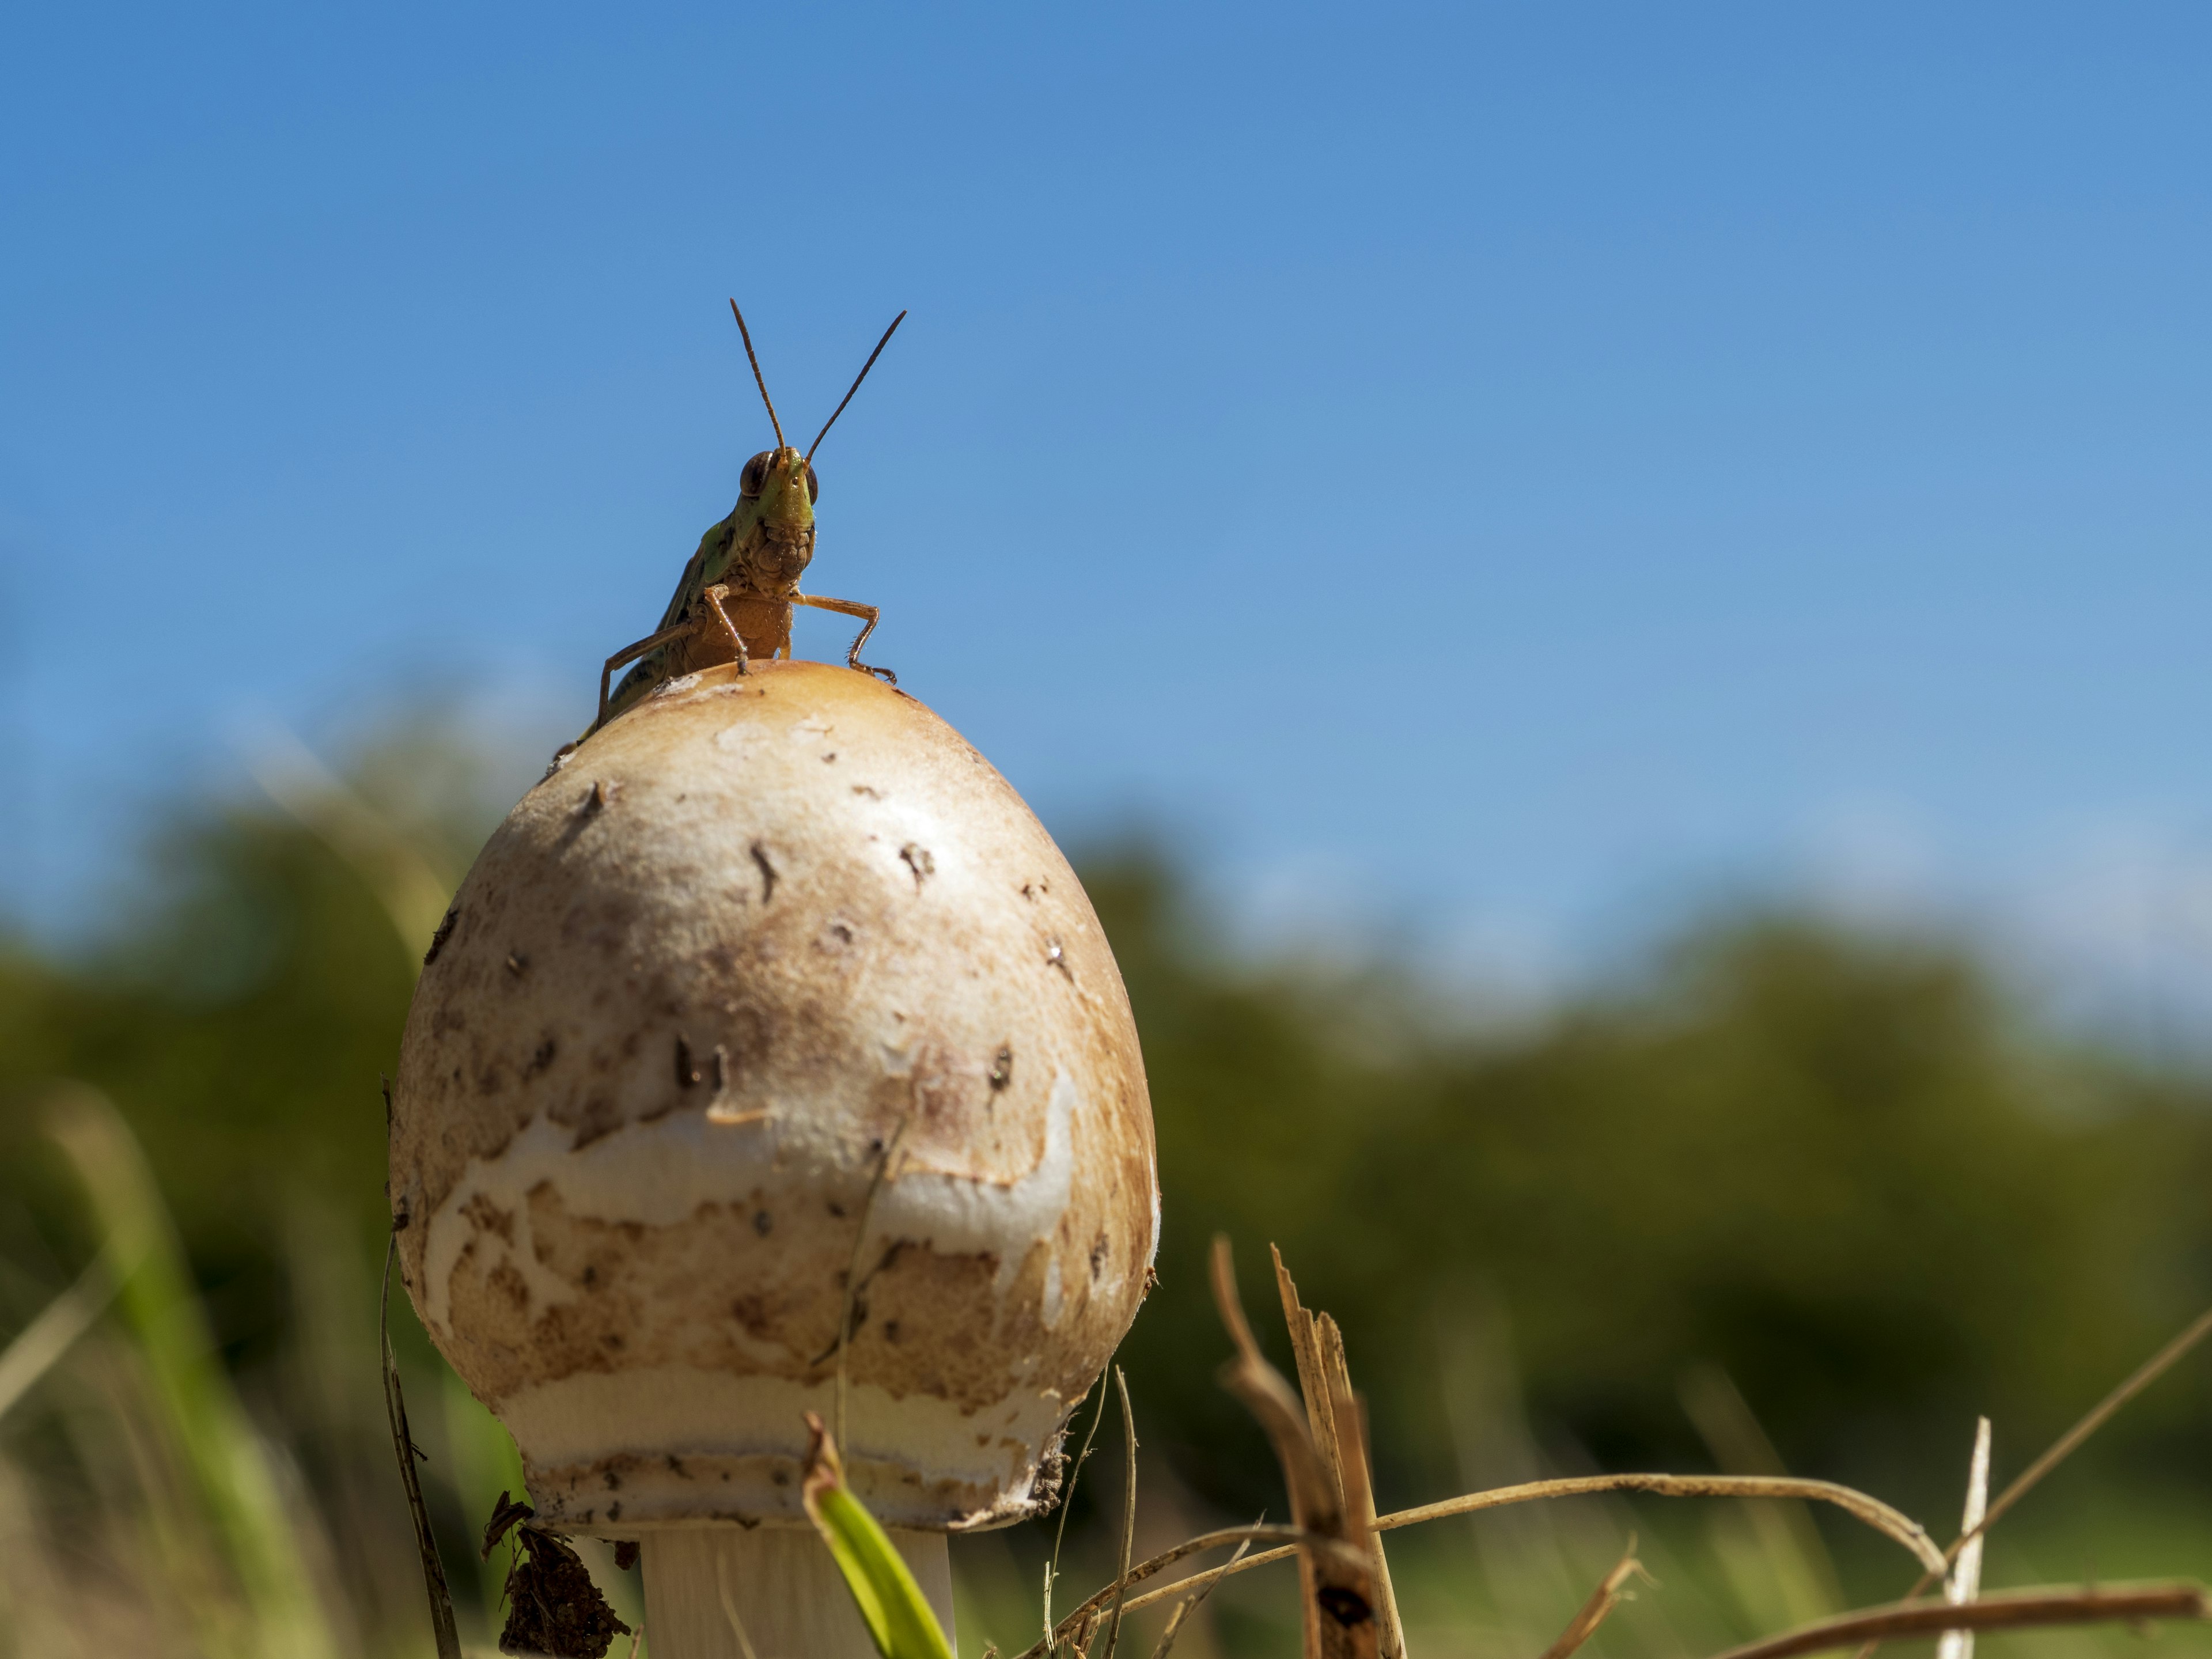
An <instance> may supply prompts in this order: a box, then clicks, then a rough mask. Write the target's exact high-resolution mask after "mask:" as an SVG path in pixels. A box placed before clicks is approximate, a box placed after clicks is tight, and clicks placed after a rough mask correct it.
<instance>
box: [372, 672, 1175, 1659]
mask: <svg viewBox="0 0 2212 1659" xmlns="http://www.w3.org/2000/svg"><path fill="white" fill-rule="evenodd" d="M392 1202H393V1208H394V1221H395V1225H398V1227H399V1228H400V1231H399V1235H398V1236H399V1241H400V1250H401V1259H402V1265H403V1269H404V1274H405V1278H406V1282H407V1286H408V1290H409V1291H410V1295H411V1296H412V1297H413V1298H414V1302H415V1306H416V1310H417V1311H418V1312H419V1314H420V1315H421V1316H422V1322H423V1323H424V1325H425V1326H426V1327H427V1328H428V1330H429V1333H430V1334H431V1337H432V1339H433V1340H435V1342H436V1343H437V1345H438V1347H439V1348H440V1350H441V1352H443V1353H444V1354H445V1356H446V1358H447V1359H448V1360H449V1361H450V1362H451V1363H452V1364H453V1368H454V1369H455V1370H457V1371H458V1372H459V1374H460V1376H462V1378H463V1379H464V1380H465V1382H466V1383H468V1385H469V1387H470V1388H471V1389H472V1390H473V1391H474V1392H475V1394H476V1395H477V1397H478V1398H479V1399H481V1400H483V1401H484V1402H485V1404H487V1405H488V1406H489V1407H490V1408H491V1409H492V1410H493V1411H494V1412H495V1413H497V1415H498V1416H499V1418H500V1419H501V1421H502V1422H503V1423H504V1424H505V1425H507V1428H508V1430H509V1431H511V1432H512V1433H513V1436H514V1439H515V1443H516V1444H517V1446H518V1447H519V1448H520V1451H521V1453H522V1457H523V1462H524V1468H525V1472H526V1478H527V1480H528V1485H529V1491H530V1497H531V1501H532V1504H534V1505H535V1506H536V1508H537V1510H538V1525H539V1526H541V1527H544V1528H549V1529H550V1530H553V1531H556V1532H566V1533H572V1534H592V1535H598V1536H601V1537H609V1538H616V1539H623V1540H636V1541H641V1543H642V1546H643V1556H644V1570H645V1577H646V1603H647V1623H648V1628H650V1629H651V1631H652V1632H653V1647H654V1651H655V1653H656V1654H657V1655H659V1656H660V1659H703V1656H708V1655H717V1656H719V1655H722V1654H730V1655H735V1654H737V1653H738V1652H739V1651H740V1650H739V1648H738V1645H737V1639H736V1638H735V1636H734V1635H733V1634H732V1632H731V1631H730V1627H729V1622H728V1620H727V1619H726V1615H725V1613H724V1611H723V1602H722V1594H723V1588H724V1586H725V1585H726V1586H727V1589H728V1593H729V1594H730V1595H731V1596H732V1598H733V1600H734V1602H735V1605H736V1607H738V1610H739V1613H740V1615H741V1617H742V1618H743V1620H744V1625H745V1626H746V1631H747V1634H748V1635H749V1636H750V1640H751V1643H752V1645H753V1646H754V1648H755V1649H756V1650H757V1651H758V1652H759V1653H760V1654H761V1655H762V1656H763V1659H770V1656H772V1655H774V1654H775V1653H777V1652H783V1653H788V1654H799V1653H804V1654H805V1655H808V1656H810V1659H836V1656H842V1655H844V1654H847V1653H848V1652H849V1653H851V1654H854V1655H856V1656H857V1655H866V1654H867V1653H869V1652H870V1651H871V1648H870V1645H869V1642H868V1638H867V1637H866V1633H865V1631H864V1628H863V1626H861V1624H860V1620H859V1619H858V1617H857V1615H856V1614H855V1613H854V1611H853V1609H852V1607H851V1606H850V1602H849V1599H848V1596H847V1594H846V1592H845V1590H844V1589H843V1586H842V1583H841V1582H840V1581H839V1580H838V1579H837V1578H836V1573H835V1569H834V1566H833V1565H832V1563H831V1561H830V1559H829V1554H828V1552H827V1551H826V1550H825V1549H823V1547H822V1546H821V1545H820V1543H819V1541H818V1540H817V1539H816V1538H815V1537H814V1536H813V1535H812V1534H811V1533H809V1532H808V1531H806V1530H805V1526H806V1522H805V1516H804V1512H803V1510H802V1509H801V1507H800V1503H799V1481H800V1469H801V1462H802V1459H803V1457H804V1455H805V1444H806V1430H805V1423H804V1422H803V1420H802V1413H805V1412H807V1411H810V1410H811V1411H814V1412H817V1413H821V1414H822V1415H823V1417H824V1418H825V1419H829V1420H830V1421H832V1422H833V1423H839V1424H841V1425H842V1441H843V1444H842V1451H843V1454H844V1460H845V1467H846V1470H847V1473H848V1477H849V1479H850V1480H851V1483H852V1486H853V1489H854V1492H856V1493H857V1494H858V1495H859V1496H860V1498H861V1499H862V1500H863V1501H864V1502H865V1503H866V1504H867V1505H868V1507H869V1508H870V1509H871V1510H872V1511H873V1512H874V1513H875V1515H876V1516H877V1517H878V1519H879V1520H881V1521H882V1522H884V1525H885V1526H886V1527H887V1528H890V1529H891V1533H892V1536H893V1538H894V1539H895V1540H896V1541H897V1542H898V1545H899V1547H900V1549H901V1551H902V1553H904V1554H905V1555H906V1556H907V1558H908V1560H909V1562H910V1564H911V1565H913V1566H914V1568H915V1575H916V1577H917V1578H918V1579H919V1581H920V1582H921V1584H922V1586H923V1588H924V1589H925V1591H926V1592H927V1593H928V1594H929V1595H930V1597H931V1599H932V1601H933V1602H934V1603H935V1604H936V1605H937V1607H938V1608H939V1614H940V1616H941V1617H942V1618H943V1619H944V1620H945V1623H946V1626H947V1628H948V1630H949V1629H950V1627H951V1605H950V1603H951V1570H950V1565H949V1562H948V1558H947V1554H946V1546H945V1537H946V1534H948V1533H951V1532H958V1531H965V1530H969V1529H973V1528H988V1527H995V1526H1000V1525H1003V1524H1006V1523H1007V1522H1012V1521H1016V1520H1018V1519H1021V1518H1023V1517H1024V1516H1030V1515H1034V1514H1036V1513H1040V1512H1042V1510H1045V1509H1048V1508H1049V1507H1050V1505H1051V1504H1053V1502H1054V1499H1055V1498H1056V1496H1057V1492H1058V1485H1059V1480H1060V1468H1061V1459H1060V1453H1059V1443H1060V1437H1061V1436H1062V1435H1063V1433H1064V1431H1065V1428H1066V1421H1067V1419H1068V1417H1069V1415H1070V1413H1072V1412H1073V1408H1074V1407H1075V1406H1076V1404H1077V1403H1078V1402H1079V1401H1080V1400H1081V1399H1082V1397H1083V1395H1085V1392H1086V1391H1087V1390H1088V1389H1089V1387H1090V1385H1091V1383H1092V1382H1093V1380H1094V1379H1095V1378H1097V1376H1098V1375H1099V1373H1100V1372H1101V1370H1103V1367H1104V1365H1105V1364H1106V1361H1107V1359H1108V1358H1109V1356H1110V1355H1111V1353H1112V1352H1113V1350H1114V1348H1115V1345H1116V1343H1118V1341H1119V1340H1120V1339H1121V1335H1122V1334H1123V1332H1124V1331H1125V1330H1126V1329H1127V1327H1128V1325H1129V1322H1130V1321H1131V1320H1132V1318H1133V1317H1134V1316H1135V1313H1136V1310H1137V1306H1138V1304H1139V1302H1140V1301H1141V1300H1142V1298H1143V1297H1144V1294H1145V1291H1146V1285H1147V1284H1148V1282H1149V1279H1150V1273H1151V1263H1152V1255H1153V1252H1154V1249H1155V1247H1156V1244H1157V1242H1158V1214H1159V1202H1158V1182H1157V1178H1156V1176H1155V1172H1154V1166H1153V1148H1152V1113H1151V1106H1150V1103H1149V1100H1148V1098H1147V1096H1146V1089H1145V1079H1144V1070H1143V1063H1142V1060H1141V1057H1140V1055H1139V1050H1138V1045H1137V1036H1136V1030H1135V1026H1134V1024H1133V1021H1132V1019H1131V1017H1130V1012H1129V1005H1128V999H1127V994H1125V992H1124V991H1123V989H1122V986H1121V976H1120V974H1119V972H1118V970H1117V969H1116V968H1115V963H1114V958H1113V955H1112V953H1111V952H1110V951H1109V949H1108V946H1107V942H1106V939H1105V937H1104V934H1103V932H1102V931H1101V929H1100V927H1099V924H1098V920H1097V915H1095V914H1094V912H1093V911H1092V909H1091V904H1090V902H1089V900H1088V899H1087V898H1086V897H1085V895H1084V892H1083V890H1082V888H1081V886H1080V885H1079V884H1078V883H1077V881H1076V878H1075V876H1074V873H1073V871H1071V870H1070V869H1069V867H1068V865H1067V862H1066V860H1065V859H1064V858H1063V857H1062V856H1061V855H1060V850H1059V849H1058V848H1057V847H1055V846H1054V843H1053V842H1052V839H1051V837H1050V836H1048V835H1047V834H1046V833H1045V831H1044V829H1043V827H1042V825H1041V824H1039V823H1038V822H1037V821H1036V817H1034V816H1033V815H1032V814H1031V813H1030V811H1029V809H1028V808H1027V807H1026V806H1025V805H1024V804H1023V802H1022V800H1021V799H1020V798H1019V797H1018V795H1017V794H1016V793H1014V791H1013V790H1012V788H1011V787H1009V786H1008V785H1007V783H1006V781H1005V780H1004V779H1002V778H1001V777H1000V775H998V774H997V773H996V772H995V771H994V770H993V769H992V768H991V767H990V766H989V765H988V764H987V763H986V762H985V761H984V759H983V757H981V755H979V754H977V753H976V752H975V750H974V749H972V748H971V747H969V744H967V743H966V742H965V741H964V740H963V739H962V738H961V737H960V736H959V735H958V734H957V732H954V731H953V730H952V729H951V727H950V726H947V725H946V724H945V722H944V721H943V720H939V718H938V717H937V716H936V715H935V714H932V713H931V712H930V711H929V710H928V709H927V708H924V707H923V706H922V705H921V703H919V702H915V701H914V700H913V699H912V698H910V697H908V696H904V695H903V694H902V693H900V692H897V691H895V690H890V689H889V688H888V687H885V686H884V685H881V684H878V682H877V681H875V680H874V679H872V678H870V677H869V676H867V675H866V674H856V673H854V672H852V671H849V670H846V669H842V668H834V667H829V666H825V665H820V664H815V663H806V662H796V661H789V660H785V661H773V662H756V663H754V664H753V665H752V666H751V671H750V672H740V671H738V669H737V668H736V667H734V666H732V667H726V668H717V669H709V670H708V671H705V672H703V673H701V674H696V675H687V676H685V677H684V678H680V679H677V680H673V681H671V682H669V683H668V684H666V685H665V686H663V687H662V688H660V690H659V691H658V692H657V693H656V694H655V695H654V696H652V697H650V698H649V699H648V700H647V701H646V702H643V703H641V705H639V706H638V707H637V708H635V709H634V710H633V711H631V712H630V713H629V714H625V715H624V716H623V717H622V718H621V719H619V720H616V721H614V722H613V723H612V724H611V725H610V726H607V727H605V729H603V730H601V731H599V732H597V733H595V734H594V735H593V736H592V738H590V739H589V740H588V741H587V742H586V743H585V744H583V745H582V746H581V747H580V748H579V749H577V750H574V751H573V752H572V753H570V754H569V755H568V757H567V758H566V760H565V763H561V764H559V765H558V766H557V769H556V770H554V771H553V772H551V773H550V774H549V775H548V776H547V777H546V779H545V780H544V781H543V782H542V783H540V784H539V785H538V787H536V788H535V789H533V790H532V791H531V793H529V794H528V795H526V797H525V798H524V799H523V800H522V801H521V803H520V805H518V806H516V807H515V809H514V811H513V812H512V813H511V814H510V815H509V816H508V817H507V821H506V823H504V824H502V825H501V827H500V829H498V830H497V831H496V832H495V834H494V835H493V836H492V837H491V839H490V841H489V843H488V844H487V845H486V846H485V848H484V849H483V853H482V854H480V855H479V857H478V858H477V862H476V865H475V866H474V867H473V868H472V869H471V871H470V872H469V874H468V877H467V878H466V879H465V881H464V882H463V883H462V884H461V888H460V891H459V894H458V896H456V897H455V899H454V901H453V908H452V909H451V910H450V911H449V912H448V913H447V917H446V920H445V921H444V922H443V923H442V924H441V926H440V927H439V929H438V931H437V933H436V936H435V939H434V940H433V942H432V945H431V947H430V951H429V953H428V956H427V957H426V958H425V966H424V969H423V974H422V981H421V985H420V987H419V988H418V990H417V991H416V997H415V1001H414V1005H413V1006H412V1008H411V1009H410V1011H409V1014H408V1018H407V1027H406V1033H405V1036H404V1041H403V1046H402V1050H401V1055H400V1062H399V1071H398V1079H397V1085H396V1088H395V1091H394V1095H393V1102H392ZM848 1321H849V1329H848V1328H847V1324H848ZM841 1372H842V1385H841V1381H840V1377H841ZM841 1407H842V1409H841Z"/></svg>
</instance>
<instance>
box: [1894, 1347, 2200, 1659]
mask: <svg viewBox="0 0 2212 1659" xmlns="http://www.w3.org/2000/svg"><path fill="white" fill-rule="evenodd" d="M2207 1334H2212V1308H2208V1309H2206V1310H2205V1311H2203V1313H2201V1314H2199V1315H2197V1317H2196V1318H2195V1319H2193V1320H2191V1322H2189V1324H2188V1326H2187V1327H2186V1328H2184V1329H2183V1330H2182V1332H2181V1334H2179V1335H2178V1336H2176V1337H2175V1338H2174V1339H2173V1340H2172V1341H2171V1342H2168V1343H2167V1344H2166V1346H2164V1347H2162V1348H2160V1350H2159V1351H2158V1352H2156V1353H2154V1354H2153V1355H2152V1356H2151V1357H2150V1358H2148V1359H2146V1360H2144V1361H2143V1363H2142V1364H2140V1365H2138V1366H2136V1369H2135V1370H2133V1371H2131V1372H2130V1373H2129V1374H2128V1376H2127V1377H2126V1378H2125V1379H2124V1381H2123V1382H2122V1383H2120V1385H2119V1386H2118V1388H2116V1389H2113V1390H2112V1392H2111V1393H2110V1394H2108V1395H2106V1396H2105V1397H2104V1398H2103V1399H2102V1400H2100V1401H2098V1402H2097V1403H2096V1404H2095V1405H2093V1406H2092V1407H2090V1408H2089V1409H2088V1410H2087V1412H2086V1413H2083V1414H2082V1417H2081V1421H2079V1422H2077V1423H2076V1424H2075V1425H2074V1426H2073V1427H2072V1428H2070V1429H2069V1430H2067V1431H2066V1432H2065V1433H2063V1434H2062V1435H2060V1436H2059V1437H2058V1438H2057V1439H2056V1440H2054V1441H2052V1442H2051V1447H2050V1449H2049V1450H2047V1451H2045V1453H2044V1454H2043V1455H2042V1456H2040V1457H2039V1458H2037V1459H2036V1460H2035V1462H2033V1463H2030V1464H2029V1465H2028V1466H2027V1468H2025V1469H2023V1470H2021V1474H2020V1476H2019V1478H2018V1479H2017V1480H2015V1481H2014V1482H2013V1483H2012V1485H2010V1486H2007V1487H2006V1488H2005V1489H2004V1491H2003V1492H2000V1493H1999V1494H1998V1495H1997V1498H1996V1502H1995V1503H1993V1504H1990V1507H1989V1510H1988V1511H1987V1513H1985V1514H1984V1516H1982V1519H1981V1523H1980V1524H1979V1525H1978V1526H1974V1527H1969V1528H1966V1530H1965V1531H1964V1532H1962V1533H1960V1534H1959V1536H1958V1538H1957V1539H1956V1540H1954V1541H1953V1543H1952V1545H1951V1547H1950V1548H1949V1549H1948V1550H1945V1551H1944V1552H1943V1559H1942V1561H1941V1562H1939V1563H1938V1564H1937V1565H1936V1566H1935V1567H1933V1568H1931V1569H1929V1570H1927V1571H1923V1572H1922V1573H1921V1575H1920V1577H1917V1578H1916V1579H1914V1580H1913V1581H1912V1588H1911V1589H1908V1590H1906V1591H1905V1595H1904V1597H1903V1600H1904V1601H1911V1600H1912V1599H1913V1598H1914V1597H1915V1596H1917V1595H1919V1594H1920V1593H1921V1591H1923V1590H1924V1589H1927V1588H1928V1587H1929V1585H1930V1584H1932V1583H1935V1582H1936V1580H1937V1579H1939V1578H1941V1577H1943V1576H1944V1575H1945V1574H1946V1573H1947V1572H1948V1571H1950V1567H1951V1563H1952V1562H1953V1561H1954V1560H1955V1559H1958V1555H1959V1553H1960V1551H1961V1550H1963V1549H1965V1548H1966V1546H1967V1545H1968V1544H1970V1543H1972V1541H1974V1540H1976V1539H1978V1538H1981V1537H1984V1536H1985V1535H1986V1534H1988V1532H1989V1529H1990V1528H1991V1527H1994V1526H1995V1525H1996V1523H1997V1522H1999V1521H2000V1520H2002V1519H2003V1517H2004V1514H2005V1511H2006V1510H2009V1509H2010V1508H2012V1506H2013V1505H2014V1504H2017V1503H2019V1502H2020V1500H2021V1498H2025V1497H2027V1494H2028V1493H2029V1492H2032V1491H2033V1489H2034V1487H2035V1486H2036V1483H2037V1482H2039V1480H2042V1479H2043V1477H2044V1476H2045V1475H2046V1474H2050V1473H2051V1470H2053V1469H2055V1468H2057V1467H2058V1466H2059V1465H2060V1464H2061V1463H2063V1462H2065V1461H2066V1460H2067V1459H2068V1458H2069V1457H2070V1456H2072V1455H2074V1454H2075V1452H2076V1451H2078V1450H2079V1449H2081V1443H2082V1442H2083V1441H2085V1440H2087V1438H2088V1437H2090V1436H2091V1435H2093V1434H2094V1433H2096V1431H2098V1430H2099V1429H2101V1428H2103V1427H2104V1426H2105V1425H2106V1424H2107V1423H2109V1422H2111V1421H2112V1418H2113V1416H2114V1415H2115V1414H2116V1413H2118V1411H2119V1409H2120V1407H2123V1406H2124V1405H2126V1404H2127V1403H2128V1401H2130V1400H2133V1399H2134V1398H2135V1397H2136V1395H2139V1394H2141V1393H2142V1391H2143V1390H2144V1389H2148V1387H2150V1385H2151V1384H2152V1383H2155V1382H2157V1381H2158V1379H2159V1378H2160V1377H2161V1376H2165V1375H2166V1372H2168V1371H2170V1370H2172V1369H2173V1368H2174V1366H2175V1365H2177V1364H2179V1363H2180V1361H2181V1359H2182V1358H2183V1356H2185V1354H2187V1353H2188V1352H2189V1351H2190V1350H2191V1348H2194V1347H2195V1346H2197V1344H2198V1343H2200V1342H2202V1341H2203V1340H2204V1338H2205V1337H2206V1335H2207ZM1880 1644H1881V1637H1880V1636H1873V1637H1869V1638H1868V1640H1867V1644H1866V1645H1865V1646H1864V1647H1863V1648H1862V1649H1861V1650H1859V1652H1858V1653H1857V1655H1856V1656H1855V1659H1873V1655H1874V1650H1875V1648H1876V1647H1878V1646H1879V1645H1880Z"/></svg>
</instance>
